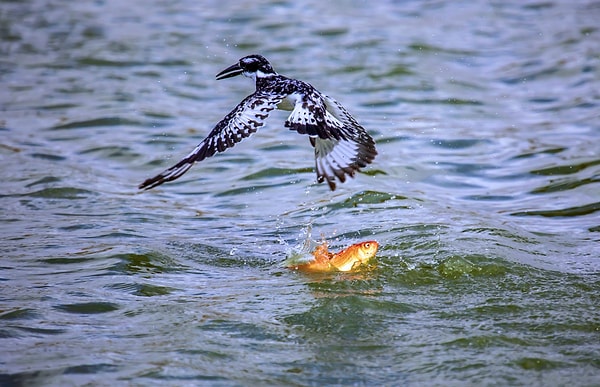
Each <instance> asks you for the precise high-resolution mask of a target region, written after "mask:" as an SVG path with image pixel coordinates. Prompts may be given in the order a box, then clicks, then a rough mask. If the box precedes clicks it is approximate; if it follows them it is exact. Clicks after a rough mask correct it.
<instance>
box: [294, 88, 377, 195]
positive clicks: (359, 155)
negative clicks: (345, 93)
mask: <svg viewBox="0 0 600 387" xmlns="http://www.w3.org/2000/svg"><path fill="white" fill-rule="evenodd" d="M314 93H318V92H317V91H316V90H314ZM309 100H310V101H313V102H315V101H324V103H323V104H319V103H318V102H317V103H315V104H314V105H310V104H307V102H306V101H303V100H300V99H299V100H298V101H297V102H296V105H295V107H294V110H293V111H292V113H291V114H290V116H289V118H288V119H287V121H286V123H285V126H286V127H288V128H290V129H291V130H296V131H297V132H298V133H301V134H308V135H309V136H310V143H311V144H312V146H313V147H314V148H315V164H316V169H317V181H318V182H319V183H321V182H323V181H327V184H328V185H329V188H330V189H331V190H332V191H334V190H335V187H336V184H335V180H336V178H337V179H338V180H339V181H340V182H342V183H343V182H344V181H346V175H347V176H350V177H353V176H354V174H355V173H356V171H359V170H360V168H363V167H365V166H367V164H369V163H371V162H372V161H373V159H374V158H375V156H376V155H377V150H376V149H375V141H374V140H373V138H372V137H371V136H370V135H369V134H368V133H367V131H366V130H365V129H364V128H363V127H362V126H360V124H359V123H358V122H357V121H356V120H355V119H354V117H352V116H351V115H350V113H348V111H347V110H346V109H345V108H344V107H343V106H342V105H341V104H340V103H339V102H337V101H336V100H334V99H333V98H331V97H328V96H325V95H322V94H320V93H318V95H315V96H312V98H309Z"/></svg>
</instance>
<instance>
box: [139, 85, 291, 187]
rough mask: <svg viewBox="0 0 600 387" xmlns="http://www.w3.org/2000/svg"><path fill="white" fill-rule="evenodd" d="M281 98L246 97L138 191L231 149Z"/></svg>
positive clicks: (281, 96) (261, 123) (175, 177)
mask: <svg viewBox="0 0 600 387" xmlns="http://www.w3.org/2000/svg"><path fill="white" fill-rule="evenodd" d="M283 98H285V95H273V94H266V93H261V92H255V93H254V94H251V95H249V96H248V97H246V98H245V99H244V100H243V101H242V102H240V103H239V104H238V105H237V106H236V108H235V109H233V110H232V111H231V112H230V113H229V114H227V115H226V116H225V117H224V118H223V119H222V120H221V121H219V123H217V125H215V127H214V128H213V130H212V131H211V132H210V133H209V134H208V136H206V138H205V139H204V140H202V142H201V143H200V144H198V146H197V147H196V148H195V149H194V150H193V151H192V152H190V153H189V154H188V155H187V156H185V157H184V158H183V159H182V160H181V161H179V162H178V163H177V164H175V165H173V166H172V167H171V168H169V169H166V170H164V171H163V172H161V173H159V174H158V175H156V176H154V177H152V178H150V179H147V180H146V181H144V182H143V183H142V184H140V185H139V188H140V189H151V188H154V187H156V186H159V185H161V184H163V183H166V182H167V181H172V180H175V179H177V178H179V177H180V176H181V175H183V174H184V173H186V172H187V171H188V169H190V168H191V167H192V165H194V163H196V162H198V161H202V160H204V159H205V158H207V157H211V156H213V155H215V154H216V153H218V152H223V151H225V150H226V149H228V148H231V147H232V146H234V145H235V144H237V143H238V142H240V141H242V140H243V139H244V138H246V137H248V136H250V135H251V134H252V133H254V132H256V131H257V130H258V128H260V127H261V126H263V125H264V121H265V120H266V119H267V117H268V116H269V113H270V112H271V111H272V110H273V109H275V108H276V107H277V105H278V104H279V103H280V102H281V101H282V100H283Z"/></svg>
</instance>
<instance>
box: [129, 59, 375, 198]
mask: <svg viewBox="0 0 600 387" xmlns="http://www.w3.org/2000/svg"><path fill="white" fill-rule="evenodd" d="M237 75H244V76H246V77H249V78H252V79H253V80H254V82H255V85H256V90H255V91H254V93H252V94H250V95H249V96H247V97H246V98H244V99H243V100H242V101H241V102H240V103H239V104H238V105H237V106H236V107H235V108H234V109H233V110H232V111H231V112H230V113H229V114H227V115H226V116H225V117H224V118H223V119H222V120H221V121H219V122H218V123H217V124H216V125H215V127H214V128H213V129H212V130H211V131H210V133H209V134H208V136H206V138H205V139H204V140H202V142H200V144H198V146H196V148H194V150H193V151H192V152H190V153H189V154H188V155H187V156H185V157H184V158H183V159H182V160H181V161H179V162H178V163H177V164H175V165H173V166H172V167H170V168H168V169H166V170H164V171H163V172H161V173H159V174H158V175H156V176H154V177H152V178H149V179H147V180H145V181H144V182H143V183H141V184H140V185H139V189H144V190H148V189H151V188H154V187H157V186H159V185H161V184H163V183H166V182H169V181H173V180H175V179H178V178H179V177H181V176H182V175H183V174H184V173H186V172H187V171H188V170H189V169H190V168H191V167H192V166H193V165H194V164H195V163H197V162H199V161H202V160H204V159H206V158H208V157H212V156H214V155H215V154H217V153H220V152H223V151H225V150H226V149H229V148H231V147H233V146H234V145H235V144H237V143H238V142H240V141H242V140H243V139H244V138H247V137H249V136H250V135H251V134H253V133H255V132H256V131H257V130H258V129H259V128H261V127H262V126H263V125H264V123H265V120H266V119H267V117H268V116H269V114H270V113H271V111H273V110H274V109H276V108H278V109H281V110H291V114H290V115H289V117H288V119H287V120H286V121H285V123H284V127H286V128H288V129H289V130H291V131H296V132H298V133H299V134H303V135H308V138H309V141H310V144H311V145H312V146H313V148H314V151H315V166H316V173H317V182H318V183H322V182H323V181H326V182H327V184H328V185H329V188H330V189H331V191H334V190H335V189H336V179H337V180H339V181H340V182H342V183H343V182H345V181H346V176H350V177H354V175H355V173H356V172H357V171H359V170H360V168H364V167H366V166H367V164H370V163H371V162H372V161H373V160H374V158H375V156H376V155H377V150H376V149H375V141H374V140H373V138H372V137H371V136H370V135H369V134H368V133H367V131H366V130H365V129H364V128H363V127H362V126H361V125H360V124H359V123H358V122H357V121H356V119H355V118H354V117H352V115H350V113H348V111H347V110H346V108H344V107H343V106H342V105H341V104H340V103H339V102H337V101H336V100H334V99H333V98H331V97H329V96H327V95H325V94H322V93H321V92H320V91H318V90H317V89H315V88H314V87H313V86H312V85H310V84H309V83H307V82H303V81H300V80H297V79H292V78H288V77H285V76H283V75H279V74H278V73H276V72H275V70H273V67H272V66H271V64H270V63H269V61H268V60H267V59H266V58H265V57H263V56H262V55H257V54H253V55H248V56H245V57H243V58H241V59H239V61H238V62H237V63H235V64H233V65H231V66H229V67H227V68H226V69H224V70H223V71H221V72H219V73H218V74H217V75H216V79H217V80H222V79H226V78H231V77H235V76H237Z"/></svg>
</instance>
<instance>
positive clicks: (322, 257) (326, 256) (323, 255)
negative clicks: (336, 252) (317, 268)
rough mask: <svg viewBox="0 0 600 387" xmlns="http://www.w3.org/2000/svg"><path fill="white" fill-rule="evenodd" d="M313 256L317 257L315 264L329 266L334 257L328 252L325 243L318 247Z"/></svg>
mask: <svg viewBox="0 0 600 387" xmlns="http://www.w3.org/2000/svg"><path fill="white" fill-rule="evenodd" d="M313 255H314V256H315V262H318V263H322V264H329V260H330V259H331V257H332V256H333V254H331V253H330V252H329V250H327V242H323V243H322V244H320V245H319V246H317V248H316V249H315V251H314V253H313Z"/></svg>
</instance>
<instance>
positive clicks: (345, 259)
mask: <svg viewBox="0 0 600 387" xmlns="http://www.w3.org/2000/svg"><path fill="white" fill-rule="evenodd" d="M378 247H379V243H377V242H375V241H366V242H360V243H356V244H353V245H352V246H350V247H348V248H347V249H344V250H342V251H340V252H339V253H330V252H329V251H328V250H327V243H326V242H325V243H323V244H322V245H320V246H319V247H317V248H316V250H315V251H313V253H312V254H313V256H314V257H315V259H314V260H312V261H309V262H305V263H301V264H297V265H291V266H288V267H289V268H290V269H296V270H302V271H310V272H327V271H351V270H354V269H356V268H358V267H359V266H360V265H362V264H365V263H367V262H368V261H369V260H370V259H371V258H373V257H374V256H375V253H377V248H378Z"/></svg>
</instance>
